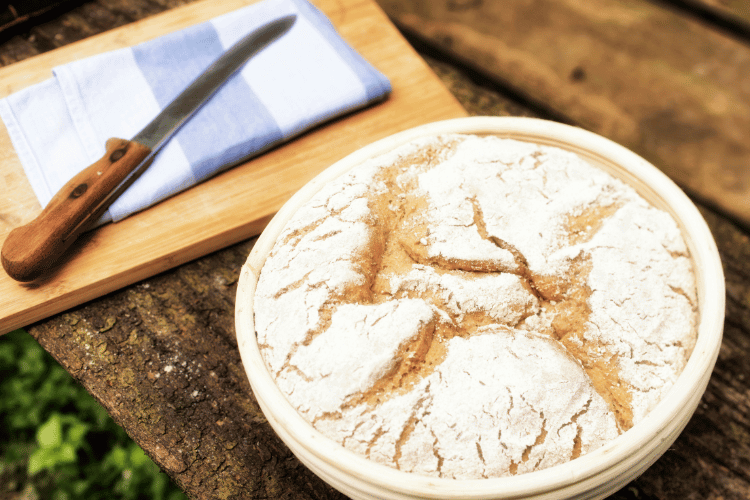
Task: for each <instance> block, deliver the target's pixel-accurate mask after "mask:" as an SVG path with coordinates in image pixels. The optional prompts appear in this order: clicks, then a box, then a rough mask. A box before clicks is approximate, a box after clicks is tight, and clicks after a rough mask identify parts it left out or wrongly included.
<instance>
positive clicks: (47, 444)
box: [36, 413, 63, 448]
mask: <svg viewBox="0 0 750 500" xmlns="http://www.w3.org/2000/svg"><path fill="white" fill-rule="evenodd" d="M36 442H37V443H38V444H39V446H41V447H42V448H53V447H56V446H60V444H62V442H63V433H62V421H61V419H60V414H59V413H53V414H52V416H50V418H49V419H48V420H47V421H46V422H45V423H43V424H42V426H41V427H39V430H37V433H36Z"/></svg>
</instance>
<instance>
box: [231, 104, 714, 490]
mask: <svg viewBox="0 0 750 500" xmlns="http://www.w3.org/2000/svg"><path fill="white" fill-rule="evenodd" d="M446 133H463V134H492V135H499V136H501V137H509V138H515V139H519V140H526V141H531V142H537V143H546V144H550V145H554V146H557V147H561V148H563V149H568V150H571V151H574V152H576V153H579V154H580V155H581V156H583V157H584V158H586V159H588V160H589V161H591V162H594V163H599V165H598V166H600V167H601V168H603V169H605V170H609V171H610V173H612V174H614V175H615V176H616V177H619V178H620V179H622V180H624V181H625V182H627V183H629V184H631V185H633V187H635V188H636V190H637V191H638V192H639V193H640V194H641V195H642V196H643V197H644V198H646V199H647V200H648V201H649V202H651V203H653V204H655V205H657V206H658V207H659V208H662V209H666V210H668V211H669V212H670V213H671V214H672V216H673V217H674V218H675V219H676V220H677V222H678V224H679V225H680V227H681V229H682V231H683V235H684V237H685V239H686V242H687V244H688V247H689V249H690V252H691V255H692V257H693V261H694V264H695V272H696V284H697V288H698V295H699V314H700V322H699V327H698V338H697V341H696V345H695V348H694V350H693V353H692V355H691V357H690V359H689V360H688V363H687V365H686V366H685V369H684V370H683V372H682V373H681V374H680V376H679V377H678V379H677V381H676V383H675V385H674V386H673V387H672V388H671V389H670V391H669V392H668V393H667V395H666V396H665V397H664V399H662V401H660V402H659V403H658V404H657V406H656V407H654V408H653V409H652V410H651V412H649V414H648V415H647V416H646V417H645V418H644V420H642V421H641V422H639V423H638V424H636V425H635V426H633V427H632V428H631V429H630V430H628V431H627V432H625V433H623V434H622V435H620V436H619V437H618V438H616V439H615V440H613V441H611V442H609V443H607V444H605V445H604V446H602V447H601V448H599V449H597V450H595V451H592V452H590V453H587V454H586V455H583V456H581V457H579V458H577V459H575V460H573V461H571V462H567V463H565V464H561V465H557V466H554V467H550V468H548V469H544V470H541V471H535V472H529V473H525V474H521V475H518V476H512V477H502V478H489V479H446V478H432V477H428V476H422V475H418V474H414V473H408V472H402V471H399V470H397V469H394V468H391V467H388V466H386V465H382V464H378V463H376V462H374V461H371V460H369V459H367V458H365V457H364V456H362V455H359V454H357V453H354V452H352V451H350V450H347V449H345V448H344V447H343V446H341V445H340V444H338V443H337V442H335V441H333V440H331V439H329V438H327V437H325V436H323V435H322V434H321V433H320V432H318V431H317V430H315V429H314V428H313V427H312V425H310V424H309V423H308V422H307V421H306V420H304V419H303V417H302V416H301V415H299V414H298V413H297V411H296V410H295V409H294V407H292V405H291V404H290V403H289V402H288V401H287V400H286V398H285V396H284V395H283V393H282V392H281V391H280V390H279V389H278V387H277V386H276V384H275V382H274V380H273V378H272V377H271V375H270V374H269V373H268V371H267V370H266V366H265V363H264V361H263V359H262V355H261V354H260V350H259V348H258V345H257V340H256V335H255V327H254V323H253V314H254V313H253V301H254V293H255V285H256V284H257V280H258V276H259V274H260V270H261V268H262V265H263V262H264V261H265V259H266V258H267V256H268V254H269V253H270V251H271V248H272V247H273V244H274V243H275V241H276V238H277V237H278V235H279V234H280V233H281V231H282V230H283V228H284V226H285V225H286V223H287V222H288V220H289V219H290V218H291V217H292V216H293V215H294V213H295V212H296V210H297V209H298V208H299V207H300V206H301V205H303V204H304V203H305V202H306V201H307V200H309V199H310V198H312V196H314V194H315V193H317V192H318V191H319V190H320V188H321V187H322V186H323V185H325V184H326V183H327V182H329V181H330V180H332V179H334V178H336V177H338V176H339V175H341V174H343V173H344V172H346V171H348V170H349V169H351V168H353V167H354V166H356V165H359V164H361V163H362V162H363V161H365V160H367V159H369V158H372V157H376V156H378V155H380V154H383V153H385V152H387V151H389V150H391V149H393V148H394V147H397V146H399V145H402V144H404V143H406V142H409V141H411V140H413V139H415V138H418V137H422V136H428V135H438V134H446ZM610 169H612V170H610ZM724 287H725V285H724V275H723V270H722V266H721V261H720V258H719V253H718V249H717V248H716V243H715V241H714V239H713V236H712V235H711V232H710V230H709V228H708V226H707V224H706V222H705V220H704V219H703V217H702V216H701V215H700V213H699V212H698V210H697V208H696V207H695V205H694V204H693V203H692V202H691V201H690V199H689V198H688V197H687V196H686V195H685V194H684V193H683V192H682V191H681V190H680V189H679V188H678V187H677V185H676V184H674V182H672V181H671V180H670V179H669V178H668V177H667V176H666V175H664V174H663V173H662V172H661V171H659V170H658V169H657V168H656V167H654V166H653V165H651V164H650V163H648V162H647V161H646V160H644V159H643V158H641V157H640V156H638V155H636V154H635V153H633V152H631V151H629V150H628V149H626V148H624V147H622V146H620V145H618V144H616V143H614V142H612V141H610V140H609V139H606V138H604V137H601V136H599V135H596V134H594V133H591V132H588V131H585V130H583V129H580V128H577V127H572V126H569V125H564V124H560V123H556V122H551V121H546V120H540V119H535V118H519V117H470V118H458V119H453V120H445V121H440V122H434V123H430V124H427V125H423V126H420V127H416V128H413V129H409V130H406V131H404V132H401V133H398V134H395V135H392V136H389V137H386V138H385V139H381V140H379V141H376V142H374V143H372V144H370V145H368V146H365V147H364V148H362V149H360V150H358V151H356V152H354V153H352V154H350V155H349V156H347V157H345V158H344V159H342V160H340V161H339V162H337V163H335V164H334V165H332V166H331V167H329V168H328V169H326V170H324V171H323V172H322V173H321V174H319V175H318V176H317V177H315V178H314V179H313V180H312V181H310V182H309V183H308V184H306V185H305V186H304V187H303V188H302V189H301V190H300V191H298V192H297V193H296V194H295V195H294V196H293V197H292V198H291V199H290V200H289V201H288V202H287V203H286V204H285V205H284V206H283V207H282V209H281V210H280V211H279V212H278V213H277V214H276V216H275V217H274V218H273V219H272V220H271V222H270V223H269V225H268V226H267V227H266V229H265V230H264V231H263V233H262V234H261V236H260V238H259V239H258V241H257V242H256V244H255V246H254V247H253V250H252V252H251V253H250V256H249V257H248V260H247V262H246V264H245V265H244V266H243V270H242V275H241V277H240V283H239V288H238V292H237V305H236V323H237V337H238V344H239V349H240V355H241V357H242V361H243V365H244V367H245V370H246V373H247V376H248V378H249V380H250V383H251V386H252V388H253V391H254V392H255V394H256V397H257V399H258V401H259V403H261V406H262V409H263V411H264V413H265V414H266V417H267V418H268V420H269V422H270V423H271V424H272V426H273V427H274V429H275V430H276V431H277V433H279V434H281V435H282V438H283V440H284V441H285V442H286V444H287V445H288V446H289V447H290V448H291V449H292V451H293V452H294V453H295V454H297V455H298V456H300V455H305V460H303V461H304V462H305V463H306V464H307V465H308V466H309V467H311V468H312V469H313V470H314V471H315V468H316V465H317V467H322V468H326V469H334V470H335V471H336V472H339V473H340V474H341V475H342V477H341V478H340V479H341V482H342V483H347V481H355V482H357V483H362V484H360V485H359V486H361V487H363V488H365V490H367V489H369V490H371V491H376V492H377V494H378V495H383V497H384V498H416V497H425V498H438V497H439V498H464V499H466V498H521V497H524V498H526V497H529V496H533V495H537V496H536V498H543V497H545V494H546V495H549V494H552V493H554V494H555V497H558V495H559V494H561V493H563V492H565V494H582V495H585V497H586V498H593V497H601V496H605V495H606V494H608V493H610V492H612V491H614V490H613V489H612V490H609V489H606V488H603V487H602V485H603V484H604V483H605V482H608V481H611V482H614V483H613V484H622V483H623V481H622V480H619V482H618V477H619V478H623V477H624V478H626V479H628V480H629V479H632V478H634V477H636V476H637V475H639V474H640V473H641V472H643V470H645V468H646V467H647V466H648V465H650V464H651V463H653V462H654V461H655V460H656V459H658V458H659V456H661V454H662V453H663V452H664V451H666V449H667V447H668V446H669V445H670V444H671V443H672V442H673V441H674V440H675V439H676V437H677V435H678V434H679V432H680V431H681V430H682V429H683V428H684V426H685V424H686V423H687V421H688V420H689V419H690V417H691V416H692V414H693V412H694V411H695V408H696V407H697V405H698V402H699V400H700V398H701V396H702V394H703V392H704V391H705V388H706V385H707V384H708V379H709V377H710V375H711V371H712V370H713V366H714V364H715V362H716V359H717V356H718V352H719V347H720V345H721V338H722V331H723V324H724V302H725V290H724ZM289 441H291V442H289ZM311 461H312V462H314V463H312V464H311V463H310V462H311ZM316 472H318V471H316ZM329 473H330V470H329ZM389 495H390V496H389ZM363 498H370V497H368V496H364V497H363ZM549 498H552V497H549Z"/></svg>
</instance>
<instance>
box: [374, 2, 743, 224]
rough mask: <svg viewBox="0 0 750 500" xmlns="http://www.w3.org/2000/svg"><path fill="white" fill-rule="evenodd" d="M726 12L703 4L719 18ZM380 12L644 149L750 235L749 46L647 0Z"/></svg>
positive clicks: (398, 5) (544, 103) (446, 5)
mask: <svg viewBox="0 0 750 500" xmlns="http://www.w3.org/2000/svg"><path fill="white" fill-rule="evenodd" d="M718 3H719V2H708V1H706V2H703V3H702V5H703V6H704V7H705V8H706V9H708V8H709V7H710V8H712V9H713V10H714V11H717V10H718V7H717V6H716V5H715V4H718ZM380 4H381V5H382V6H383V7H384V9H385V10H386V12H387V13H388V14H389V15H390V16H391V17H392V18H393V19H394V20H395V22H396V23H397V25H398V26H400V27H402V28H403V29H405V30H408V32H410V33H412V34H414V35H417V36H419V37H421V38H423V39H425V40H428V41H429V43H430V44H433V45H435V46H436V47H439V48H440V49H442V50H444V51H446V52H448V53H450V54H451V55H452V56H454V57H456V58H458V59H460V60H461V61H463V62H464V63H466V64H467V65H470V66H472V67H473V68H475V69H478V70H481V71H482V72H483V73H485V74H486V75H488V76H491V77H492V78H494V79H495V80H497V81H499V82H502V84H503V85H506V86H508V87H509V88H512V89H513V90H514V91H515V92H516V93H518V94H520V95H522V96H523V97H524V98H526V99H528V100H530V101H532V102H534V103H536V104H537V105H539V106H541V107H544V108H546V109H549V110H550V112H551V113H553V114H554V115H555V116H559V117H565V119H566V120H568V121H570V122H571V123H573V124H576V125H579V126H581V127H583V128H586V129H589V130H592V131H594V132H597V133H599V134H601V135H604V136H606V137H609V138H611V139H613V140H615V141H616V142H619V143H620V144H623V145H625V146H627V147H629V148H630V149H632V150H634V151H636V152H638V153H639V154H641V155H642V156H644V157H645V158H646V159H648V160H649V161H651V162H652V163H654V164H656V165H657V166H658V167H659V168H661V169H662V170H663V171H664V172H665V173H667V175H669V176H670V177H672V179H674V180H675V181H676V182H677V183H678V184H680V185H681V186H682V187H683V188H684V189H685V190H687V191H689V192H690V193H691V194H692V195H693V196H695V197H698V198H700V199H702V200H703V201H704V202H706V203H708V204H711V205H712V206H715V207H717V208H719V209H720V210H722V211H723V212H725V213H727V214H729V215H731V216H733V217H736V218H737V219H738V220H740V221H742V222H743V223H744V224H747V225H748V226H750V168H748V167H749V166H750V142H748V140H747V137H748V134H749V133H750V78H748V75H750V46H748V43H747V40H746V39H743V38H742V36H738V35H737V34H735V33H729V32H727V30H726V28H725V27H719V28H717V27H715V26H712V25H710V24H708V23H707V22H706V21H705V20H704V19H699V18H696V17H695V16H692V15H689V14H687V13H686V12H685V11H684V10H680V9H678V8H677V7H676V6H668V5H665V4H664V3H662V2H657V3H654V2H650V1H646V0H636V1H633V0H630V1H623V0H589V1H586V2H580V1H579V0H532V1H528V0H508V1H504V2H483V1H481V0H477V1H471V0H466V1H459V0H450V1H445V2H432V1H430V0H383V1H382V2H380ZM745 6H747V4H746V3H745ZM728 9H729V7H728V6H727V5H724V7H723V11H727V10H728ZM745 9H747V7H745ZM737 13H738V14H737V16H736V19H742V18H743V17H742V15H743V14H742V11H741V10H738V11H737ZM745 15H746V13H745Z"/></svg>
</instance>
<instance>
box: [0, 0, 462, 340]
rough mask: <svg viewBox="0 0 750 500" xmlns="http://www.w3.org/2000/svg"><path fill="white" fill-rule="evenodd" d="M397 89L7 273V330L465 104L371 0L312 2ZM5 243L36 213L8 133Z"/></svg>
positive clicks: (233, 5)
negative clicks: (41, 264) (20, 278)
mask: <svg viewBox="0 0 750 500" xmlns="http://www.w3.org/2000/svg"><path fill="white" fill-rule="evenodd" d="M249 3H252V1H248V0H226V1H222V2H215V1H213V0H203V1H199V2H196V3H193V4H189V5H186V6H183V7H179V8H176V9H173V10H170V11H169V12H166V13H164V14H160V15H157V16H154V17H152V18H148V19H145V20H143V21H138V22H135V23H132V24H129V25H126V26H123V27H121V28H117V29H115V30H112V31H108V32H106V33H102V34H100V35H96V36H93V37H91V38H87V39H85V40H82V41H80V42H76V43H74V44H72V45H68V46H65V47H62V48H59V49H56V50H53V51H50V52H46V53H44V54H41V55H38V56H35V57H33V58H31V59H27V60H24V61H21V62H19V63H16V64H13V65H11V66H8V67H5V68H2V69H0V82H2V87H0V96H5V95H8V94H9V93H11V92H13V91H15V90H18V89H21V88H24V87H25V86H27V85H30V84H32V83H35V82H38V81H41V80H43V79H45V78H49V76H50V74H51V73H50V71H51V68H52V67H53V66H55V65H59V64H62V63H64V62H67V61H72V60H75V59H78V58H81V57H86V56H89V55H93V54H96V53H99V52H103V51H105V50H111V49H116V48H120V47H125V46H129V45H132V44H135V43H138V42H141V41H144V40H148V39H151V38H153V37H156V36H159V35H161V34H163V33H167V32H170V31H174V30H176V29H180V28H183V27H185V26H188V25H191V24H194V23H196V22H199V21H202V20H207V19H210V18H212V17H215V16H217V15H219V14H222V13H224V12H228V11H231V10H234V9H237V8H239V7H241V6H243V5H246V4H249ZM315 3H316V5H318V6H319V7H320V8H321V10H322V11H323V12H324V13H326V15H327V16H328V17H329V19H330V20H331V21H332V22H333V24H334V25H335V26H336V27H337V29H338V30H339V32H340V34H341V35H342V37H343V38H344V39H345V40H347V41H348V42H349V43H350V44H351V45H352V46H353V47H354V48H355V49H356V50H357V51H358V52H359V53H360V54H362V55H363V56H364V57H365V58H366V59H368V60H369V61H370V62H371V63H372V64H373V65H374V66H375V67H377V68H378V69H379V70H380V71H382V72H383V73H384V74H385V75H386V76H387V77H388V78H389V79H390V80H391V84H392V86H393V93H392V95H391V96H390V98H389V99H388V100H387V101H385V102H384V103H382V104H379V105H376V106H373V107H371V108H368V109H365V110H363V111H360V112H357V113H354V114H351V115H348V116H346V117H343V118H341V119H338V120H336V121H334V122H331V123H329V124H327V125H325V126H323V127H319V128H317V129H315V130H313V131H311V132H309V133H307V134H304V135H303V136H301V137H299V138H297V139H295V140H294V141H292V142H290V143H288V144H287V145H284V146H283V147H280V148H277V149H275V150H273V151H271V152H269V153H267V154H265V155H263V156H261V157H259V158H256V159H254V160H251V161H249V162H247V163H245V164H243V165H240V166H238V167H235V168H234V169H231V170H229V171H227V172H225V173H223V174H221V175H219V176H217V177H214V178H212V179H211V180H209V181H207V182H205V183H203V184H200V185H199V186H196V187H195V188H193V189H190V190H188V191H185V192H183V193H181V194H179V195H177V196H175V197H173V198H170V199H169V200H166V201H165V202H163V203H160V204H159V205H157V206H155V207H152V208H151V209H148V210H146V211H144V212H141V213H139V214H136V215H134V216H132V217H130V218H128V219H125V220H124V221H121V222H118V223H117V224H110V225H107V226H105V227H102V228H100V229H98V230H96V231H92V232H91V233H89V234H88V235H86V236H85V237H84V238H83V240H82V241H81V242H80V243H81V244H77V245H76V247H75V248H74V249H73V251H72V252H71V253H70V255H69V256H68V261H67V262H66V264H65V265H64V266H62V267H61V268H60V269H59V270H58V271H57V272H56V273H54V274H52V275H50V276H49V277H48V278H47V279H46V280H44V281H41V282H38V283H34V284H30V285H29V284H21V283H17V282H14V281H13V280H11V279H10V278H9V277H8V276H7V275H5V273H0V333H5V332H8V331H11V330H12V329H14V328H17V327H21V326H24V325H27V324H29V323H31V322H34V321H37V320H40V319H43V318H46V317H48V316H50V315H52V314H54V313H57V312H61V311H64V310H66V309H68V308H70V307H73V306H74V305H77V304H81V303H83V302H85V301H87V300H90V299H93V298H95V297H99V296H101V295H103V294H105V293H108V292H110V291H113V290H116V289H119V288H121V287H123V286H125V285H128V284H131V283H134V282H136V281H138V280H141V279H143V278H146V277H148V276H152V275H154V274H157V273H159V272H161V271H164V270H166V269H170V268H172V267H174V266H175V265H178V264H180V263H184V262H187V261H189V260H191V259H194V258H196V257H199V256H202V255H205V254H207V253H209V252H212V251H214V250H217V249H220V248H223V247H225V246H227V245H229V244H231V243H235V242H237V241H240V240H242V239H245V238H248V237H250V236H253V235H255V234H258V233H259V232H260V231H261V230H262V228H263V226H264V225H265V223H266V222H267V220H268V219H269V218H270V217H271V216H272V214H273V213H275V212H276V210H277V209H278V208H279V207H280V206H281V204H283V202H284V201H285V200H286V199H287V198H288V197H289V196H291V194H292V193H294V192H295V191H296V190H297V189H298V188H299V187H300V186H302V185H303V184H304V183H305V182H307V181H308V180H309V179H311V178H312V177H314V176H315V175H316V174H317V173H318V172H319V171H321V170H322V169H324V168H325V167H327V166H328V165H330V164H331V163H334V162H335V161H336V160H338V159H340V158H342V157H343V156H345V155H347V154H348V153H350V152H352V151H354V150H356V149H358V148H360V147H362V146H364V145H365V144H368V143H370V142H372V141H374V140H377V139H379V138H382V137H385V136H387V135H390V134H392V133H395V132H397V131H400V130H403V129H405V128H409V127H413V126H416V125H419V124H422V123H426V122H429V121H435V120H440V119H446V118H453V117H457V116H464V115H465V114H466V112H465V110H464V109H463V108H462V107H461V105H460V104H459V103H458V101H456V99H455V98H454V97H453V96H452V95H451V94H450V93H449V92H448V91H447V90H446V89H445V87H444V86H443V85H442V84H441V83H440V81H439V79H438V78H437V77H436V76H435V75H434V73H432V72H431V71H430V70H429V68H428V67H427V65H426V64H425V62H424V61H423V60H422V59H421V58H420V57H419V56H418V55H417V53H416V52H415V51H414V50H413V49H412V48H411V47H410V46H409V45H408V43H406V41H405V40H404V39H403V37H402V36H401V35H400V34H399V33H398V31H397V30H396V29H395V28H394V26H393V25H392V24H391V23H390V22H389V21H388V18H387V17H386V16H385V14H384V13H383V12H382V11H381V10H380V8H379V7H378V6H377V5H376V4H375V3H374V2H373V1H371V0H346V1H336V0H319V1H317V2H315ZM0 173H2V175H1V176H0V182H2V185H0V192H2V193H3V196H2V197H0V244H1V243H2V241H4V239H5V236H6V235H7V233H8V232H9V231H10V230H11V229H12V228H13V227H15V226H16V225H18V224H21V223H24V222H26V221H28V220H30V219H31V218H33V217H34V216H35V215H36V213H38V211H39V210H40V207H39V205H38V204H37V203H36V201H35V199H34V197H33V194H32V193H31V191H30V189H29V186H28V183H27V182H26V180H25V177H24V176H23V175H22V172H21V170H20V165H19V163H18V160H17V158H16V157H15V153H14V152H13V150H12V147H11V145H10V141H9V138H8V136H7V131H5V129H4V127H3V128H2V130H0Z"/></svg>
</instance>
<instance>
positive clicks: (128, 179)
mask: <svg viewBox="0 0 750 500" xmlns="http://www.w3.org/2000/svg"><path fill="white" fill-rule="evenodd" d="M295 21H296V16H295V15H288V16H284V17H281V18H279V19H277V20H275V21H272V22H270V23H268V24H266V25H264V26H262V27H260V28H258V29H256V30H254V31H253V32H251V33H250V34H248V35H247V36H245V37H244V38H242V39H241V40H240V41H238V42H237V43H235V44H234V45H233V46H232V47H230V48H229V49H228V50H227V51H226V52H224V54H222V55H221V56H220V57H219V58H218V59H217V60H216V61H215V62H214V63H213V64H212V65H211V66H209V67H208V68H207V69H206V70H205V71H204V72H203V73H202V74H201V75H200V76H198V77H197V78H196V79H195V80H194V81H193V82H192V83H191V84H190V85H189V86H188V87H187V88H185V90H183V91H182V93H180V95H179V96H177V97H176V98H175V99H174V100H173V101H172V102H171V103H169V104H168V105H167V106H166V107H165V108H164V109H163V110H162V111H161V112H160V113H159V114H158V115H157V116H156V117H155V118H154V119H153V120H152V121H151V122H150V123H149V124H148V125H146V126H145V127H144V128H143V130H141V131H140V132H138V133H137V134H136V135H135V136H134V137H133V138H132V139H130V140H126V139H119V138H111V139H109V140H108V141H107V142H106V152H105V153H104V156H102V157H101V158H100V159H99V160H98V161H96V162H95V163H93V164H92V165H90V166H88V167H86V168H85V169H84V170H82V171H81V172H79V173H78V174H76V175H75V176H74V177H73V178H72V179H70V180H69V181H68V182H67V183H66V184H65V185H64V186H63V187H62V188H61V189H60V190H59V191H58V192H57V193H56V194H55V195H54V196H53V197H52V199H51V200H50V201H49V203H48V204H47V206H45V207H44V209H43V210H42V212H41V213H40V214H39V215H38V216H37V217H36V218H35V219H34V220H32V221H31V222H29V223H28V224H26V225H23V226H19V227H16V228H15V229H13V230H12V231H11V232H10V233H8V237H7V238H6V239H5V242H4V243H3V248H2V252H1V254H2V255H1V257H2V258H1V260H2V265H3V267H4V268H5V271H6V272H7V273H8V275H9V276H10V277H11V278H13V279H15V280H17V281H33V280H35V279H37V278H39V277H40V276H42V275H43V274H44V273H45V272H47V271H49V270H51V269H52V268H53V267H54V266H55V264H57V263H58V261H59V260H60V257H61V256H62V255H63V254H64V253H65V251H66V250H67V249H68V248H69V247H70V246H71V245H72V244H73V242H74V241H75V240H76V239H77V238H78V237H79V236H80V235H81V234H82V233H83V232H85V231H86V230H88V229H90V228H91V226H92V225H93V224H94V223H96V221H98V220H99V218H100V217H101V216H102V215H103V214H104V212H105V211H106V210H107V208H108V207H109V206H110V205H111V204H112V203H113V202H114V201H115V200H116V199H117V198H118V197H119V196H120V195H121V194H122V193H123V192H124V191H125V190H126V189H127V188H128V187H129V186H130V185H131V184H132V183H133V182H134V181H135V180H136V179H137V178H138V177H139V176H140V175H141V174H142V173H143V172H144V171H145V170H146V169H147V168H148V167H149V166H150V165H151V163H152V162H153V160H154V157H155V156H156V154H157V153H158V152H159V150H160V149H162V147H164V145H165V144H166V143H167V142H168V141H169V139H170V138H171V137H172V136H174V134H175V133H177V131H178V130H179V129H180V127H182V125H184V124H185V123H186V122H187V121H188V120H190V118H191V117H192V116H193V115H194V114H195V112H196V111H198V110H199V109H200V108H201V107H202V106H203V105H204V104H205V103H206V102H207V101H208V100H209V99H210V97H211V96H212V95H213V94H214V93H215V92H216V91H217V90H218V89H219V88H221V86H222V85H223V84H224V82H226V81H227V80H228V79H229V78H230V77H231V76H232V75H233V74H234V73H236V72H237V71H238V70H239V69H240V68H241V67H242V66H243V65H244V64H245V63H246V62H247V61H248V60H249V59H250V58H251V57H253V56H254V55H256V54H257V53H258V52H260V51H261V50H263V49H264V48H266V47H267V46H268V45H269V44H271V43H272V42H274V41H275V40H277V39H278V38H280V37H281V36H282V35H284V34H285V33H286V32H287V31H289V29H290V28H291V27H292V25H293V24H294V22H295Z"/></svg>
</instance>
